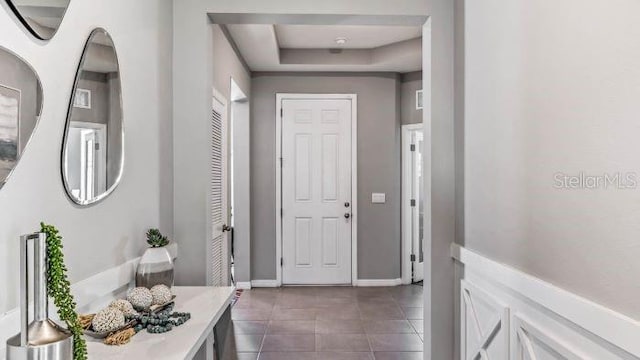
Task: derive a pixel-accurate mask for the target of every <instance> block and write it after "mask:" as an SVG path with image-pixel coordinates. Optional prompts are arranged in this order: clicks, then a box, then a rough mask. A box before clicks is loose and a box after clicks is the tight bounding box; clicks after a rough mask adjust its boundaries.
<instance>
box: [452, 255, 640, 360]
mask: <svg viewBox="0 0 640 360" xmlns="http://www.w3.org/2000/svg"><path fill="white" fill-rule="evenodd" d="M451 254H452V257H453V258H454V259H456V260H457V261H459V262H460V263H461V264H463V266H464V278H463V279H462V280H461V281H460V293H461V294H462V299H461V311H460V313H461V316H460V322H461V324H460V329H461V331H460V347H461V352H462V356H464V358H472V357H473V358H475V357H476V354H477V353H478V351H480V350H481V349H480V348H478V345H477V344H478V339H477V338H476V339H475V340H473V339H472V340H470V341H467V340H468V339H466V336H473V335H474V334H477V331H476V330H478V327H480V328H482V329H489V330H488V331H490V330H491V329H497V330H496V332H495V333H494V335H493V337H492V338H491V339H490V342H488V343H486V344H485V345H483V347H484V349H485V350H483V351H488V356H490V357H491V358H494V357H495V358H498V359H499V358H503V357H504V352H505V351H510V356H509V357H508V358H510V359H516V358H517V359H519V358H520V357H518V355H517V354H527V358H531V359H533V358H536V357H537V358H548V356H544V355H545V354H550V353H549V351H552V352H553V353H554V354H556V357H557V358H566V359H598V360H605V359H638V358H640V341H638V339H640V322H638V321H636V320H634V319H631V318H629V317H627V316H625V315H622V314H620V313H617V312H615V311H614V310H612V309H609V308H607V307H604V306H602V305H599V304H596V303H594V302H592V301H590V300H588V299H585V298H583V297H580V296H578V295H576V294H574V293H571V292H569V291H567V290H564V289H562V288H559V287H557V286H555V285H552V284H550V283H548V282H545V281H543V280H541V279H538V278H536V277H534V276H532V275H529V274H526V273H524V272H521V271H519V270H516V269H514V268H512V267H510V266H507V265H504V264H501V263H498V262H496V261H493V260H491V259H488V258H486V257H484V256H482V255H480V254H477V253H475V252H473V251H471V250H468V249H466V248H464V247H461V246H458V245H455V244H454V245H453V246H452V247H451ZM478 319H484V321H485V322H486V319H489V320H490V321H492V322H490V323H485V324H479V323H478ZM494 322H495V323H494ZM467 326H468V327H473V329H468V330H466V327H467ZM483 331H484V330H483ZM469 334H470V335H469ZM485 335H486V334H481V335H478V336H480V337H482V336H485ZM556 357H553V358H556Z"/></svg>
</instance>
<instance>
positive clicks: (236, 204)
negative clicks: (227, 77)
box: [228, 78, 251, 288]
mask: <svg viewBox="0 0 640 360" xmlns="http://www.w3.org/2000/svg"><path fill="white" fill-rule="evenodd" d="M230 86H231V88H230V89H231V90H230V94H231V106H230V113H229V115H230V116H229V118H230V121H229V127H230V129H229V139H230V140H229V141H230V144H229V167H228V168H229V176H230V179H229V186H230V189H229V197H230V199H229V204H230V220H229V221H230V227H231V231H230V249H231V251H230V255H231V259H230V269H229V272H230V274H231V282H232V284H234V285H236V287H239V288H250V287H251V286H250V282H249V279H250V276H251V274H250V270H251V254H250V251H251V246H250V240H249V239H250V231H251V222H250V204H251V199H250V185H251V183H250V155H251V154H250V123H249V109H250V106H249V98H248V97H247V95H246V94H245V93H244V92H243V91H242V89H241V88H240V86H238V84H237V83H236V82H235V80H234V79H233V78H231V82H230Z"/></svg>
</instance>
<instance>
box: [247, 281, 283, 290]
mask: <svg viewBox="0 0 640 360" xmlns="http://www.w3.org/2000/svg"><path fill="white" fill-rule="evenodd" d="M251 287H263V288H275V287H280V284H278V280H251Z"/></svg>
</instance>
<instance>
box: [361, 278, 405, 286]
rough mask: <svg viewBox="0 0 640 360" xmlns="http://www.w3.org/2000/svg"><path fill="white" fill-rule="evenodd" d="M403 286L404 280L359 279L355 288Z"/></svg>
mask: <svg viewBox="0 0 640 360" xmlns="http://www.w3.org/2000/svg"><path fill="white" fill-rule="evenodd" d="M398 285H402V279H400V278H398V279H358V280H357V281H356V284H355V286H362V287H374V286H398Z"/></svg>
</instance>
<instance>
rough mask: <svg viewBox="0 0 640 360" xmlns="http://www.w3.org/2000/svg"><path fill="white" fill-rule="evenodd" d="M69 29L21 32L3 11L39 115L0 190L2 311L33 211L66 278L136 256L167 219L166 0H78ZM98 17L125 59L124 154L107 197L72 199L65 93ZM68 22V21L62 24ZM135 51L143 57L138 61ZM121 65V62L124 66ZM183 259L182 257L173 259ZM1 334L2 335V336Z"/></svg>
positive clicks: (13, 300)
mask: <svg viewBox="0 0 640 360" xmlns="http://www.w3.org/2000/svg"><path fill="white" fill-rule="evenodd" d="M65 23H67V24H72V25H73V26H72V27H73V29H72V30H73V31H60V32H58V33H57V34H56V37H55V38H54V39H53V40H52V41H50V42H48V43H47V44H46V46H40V45H39V44H36V43H35V42H34V41H33V40H31V39H30V38H28V37H27V35H25V32H24V31H23V30H22V25H20V24H18V23H16V21H15V19H14V17H13V16H12V15H11V14H10V13H9V12H6V11H0V43H1V44H2V45H3V46H6V47H7V48H10V49H12V50H13V51H15V52H16V53H19V54H21V56H22V57H24V59H25V60H27V61H28V62H29V63H30V64H31V65H32V66H33V68H34V69H35V70H36V72H37V73H38V75H39V76H40V79H41V80H42V85H43V101H44V107H43V112H42V117H41V121H40V123H39V124H38V127H37V129H36V131H35V132H34V134H33V137H32V139H31V142H30V143H29V146H28V147H27V148H26V149H25V153H24V156H23V158H22V160H21V162H20V164H18V167H17V168H16V171H15V172H14V173H13V175H12V177H11V179H10V180H9V181H8V183H7V184H6V185H5V186H4V187H3V188H2V189H1V190H0V239H1V241H0V257H1V258H2V259H3V260H4V261H3V262H2V264H1V265H0V283H2V284H3V286H2V289H3V291H2V292H1V293H0V312H2V313H4V312H6V311H9V310H11V309H14V308H16V307H17V306H18V293H19V279H18V277H17V276H16V274H17V273H18V269H19V260H18V256H17V254H18V238H19V236H20V235H22V234H25V233H28V232H32V231H35V230H37V229H38V228H39V223H40V221H45V222H48V223H51V224H54V225H56V226H57V227H58V228H59V229H60V231H61V234H62V236H63V237H64V253H65V259H66V263H67V266H68V268H69V277H70V280H71V282H72V283H76V282H78V281H80V280H83V279H86V278H88V277H91V276H93V275H95V274H98V273H100V272H102V271H105V270H107V269H110V268H113V267H114V266H117V265H120V264H122V263H124V262H126V261H128V260H131V259H133V258H135V257H137V256H140V255H141V253H142V251H143V250H144V249H145V248H146V243H145V241H144V231H145V230H146V229H147V228H149V227H159V228H160V229H161V230H162V231H163V232H167V234H169V235H170V234H171V228H172V227H171V225H172V224H171V223H170V222H164V221H163V219H166V218H167V217H169V216H167V215H166V212H167V210H168V209H167V208H166V207H165V206H163V205H164V204H166V203H170V201H171V197H172V194H171V187H170V186H169V187H167V186H166V183H164V181H165V180H166V175H167V173H169V174H170V171H167V168H168V167H169V168H170V167H171V161H170V156H169V157H168V158H167V157H163V156H162V153H161V152H160V151H159V150H160V149H163V148H170V146H171V136H167V133H166V132H165V129H166V128H167V127H169V128H170V127H171V125H170V124H171V92H170V89H171V63H170V62H171V55H170V54H171V2H170V1H168V0H161V1H159V0H138V1H135V2H132V1H127V0H96V1H91V2H83V1H79V2H75V3H74V4H73V11H69V12H68V13H67V14H66V17H65ZM96 23H99V24H101V25H103V26H104V27H105V28H107V29H109V32H110V33H111V35H113V38H114V39H115V40H116V41H115V43H116V46H117V48H118V55H119V61H120V66H121V68H122V69H123V74H125V73H126V76H124V77H123V78H122V86H123V103H124V111H125V117H126V119H127V120H126V127H127V138H126V139H125V141H126V145H127V146H126V154H125V155H126V164H125V170H124V176H123V178H122V182H121V183H120V185H119V186H118V188H117V189H116V191H115V192H113V193H112V194H111V195H110V196H109V197H108V198H106V199H105V200H104V201H102V202H100V203H98V204H96V205H93V206H89V207H83V208H79V207H78V206H76V205H74V204H73V203H72V202H71V201H70V200H69V199H68V198H67V195H66V194H65V191H64V188H63V186H62V179H61V176H60V154H61V145H62V137H63V132H64V125H65V120H66V114H67V108H68V105H69V95H70V94H71V89H72V87H73V82H74V79H75V74H76V70H77V66H78V63H77V61H73V60H72V61H70V60H69V59H80V57H81V55H82V50H83V47H84V44H85V42H86V39H87V36H88V34H89V33H90V32H91V30H92V29H93V28H94V27H95V25H96ZM68 30H71V29H68ZM140 59H146V60H145V61H140ZM125 69H126V71H125ZM178 261H180V260H178ZM0 341H3V342H4V341H5V339H0Z"/></svg>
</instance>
